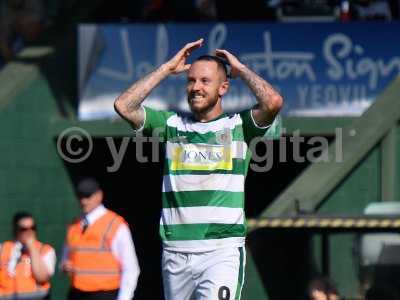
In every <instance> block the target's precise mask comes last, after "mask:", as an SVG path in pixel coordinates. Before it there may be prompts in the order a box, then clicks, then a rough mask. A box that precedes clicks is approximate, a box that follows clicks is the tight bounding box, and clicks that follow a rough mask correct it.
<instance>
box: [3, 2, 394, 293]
mask: <svg viewBox="0 0 400 300" xmlns="http://www.w3.org/2000/svg"><path fill="white" fill-rule="evenodd" d="M399 14H400V1H398V0H392V1H372V0H371V1H368V0H359V1H356V0H355V1H329V0H325V1H323V0H309V1H296V0H290V1H289V0H287V1H284V0H282V1H279V0H269V1H268V0H263V1H261V0H253V1H226V0H190V1H183V0H182V1H178V0H136V1H129V0H125V1H124V0H114V1H106V0H96V1H95V0H86V1H78V0H63V1H61V0H0V135H1V139H0V242H1V241H3V240H6V239H10V238H11V236H12V228H11V218H12V216H13V214H14V213H15V212H16V211H18V210H21V209H22V210H26V211H29V212H31V213H32V214H33V215H34V216H35V218H36V220H37V223H38V233H39V238H40V240H42V241H44V242H46V243H49V244H51V245H53V246H54V247H55V249H56V250H57V254H58V258H59V259H60V255H61V248H62V244H63V241H64V236H65V226H66V225H67V224H68V223H69V222H70V221H71V220H72V219H73V218H74V217H76V216H78V215H79V208H78V203H77V198H76V196H75V193H74V184H75V183H76V181H77V180H78V178H79V177H81V176H94V177H96V178H97V179H98V180H99V182H100V184H101V185H102V187H103V189H104V191H105V196H106V200H105V204H106V206H107V207H109V208H110V209H113V210H114V211H116V212H118V213H119V214H121V215H122V216H123V217H124V218H125V219H126V220H127V221H128V222H129V225H130V227H131V230H132V235H133V240H134V243H135V247H136V252H137V254H138V259H139V263H140V267H141V271H142V272H141V275H140V278H139V283H138V288H137V290H136V293H135V299H163V295H162V281H161V270H160V260H161V244H160V240H159V237H158V224H159V214H160V209H161V201H160V197H161V174H162V165H163V161H162V155H160V153H159V152H158V151H159V149H158V148H157V147H153V144H152V143H151V142H145V143H139V142H137V141H136V142H135V141H133V140H132V139H130V138H131V137H132V136H133V135H132V130H131V128H130V127H129V125H128V124H126V123H125V122H123V121H122V120H121V119H120V118H119V117H118V116H117V115H116V114H115V113H114V110H113V101H114V99H115V97H116V96H117V95H118V94H119V93H120V92H122V91H123V90H124V89H125V88H127V87H128V86H129V85H130V84H132V83H133V82H134V81H135V80H136V79H138V78H140V77H141V76H143V75H144V74H146V73H148V72H150V71H151V70H153V69H154V68H156V67H157V66H159V65H160V64H161V63H163V62H164V61H165V60H167V59H168V58H170V57H171V56H172V55H173V54H174V53H175V52H176V51H177V50H179V49H180V48H181V47H182V46H183V45H184V44H185V43H187V42H190V41H193V40H196V39H198V38H200V37H203V38H204V39H205V43H204V46H203V47H202V48H201V49H199V50H198V53H195V54H194V55H193V56H196V54H198V55H201V54H206V53H213V51H214V50H215V49H216V48H224V49H227V50H229V51H231V52H232V53H234V54H235V55H237V56H238V58H239V59H240V60H242V61H243V62H245V63H246V64H247V65H248V66H250V67H251V68H252V69H253V70H254V71H256V72H257V73H259V74H260V75H261V76H262V77H264V78H265V79H266V80H267V81H269V82H270V83H271V84H272V85H274V86H275V87H276V88H277V89H279V90H280V92H281V93H282V95H283V96H284V98H285V108H284V110H283V111H282V113H281V121H282V123H280V124H279V126H278V127H279V128H277V130H278V131H280V132H281V138H276V137H275V139H274V140H273V141H270V142H268V143H267V142H266V143H260V144H259V145H257V153H258V155H257V156H258V159H257V161H253V162H252V164H253V165H255V166H256V167H253V168H250V170H249V174H248V176H247V179H246V214H247V217H248V225H249V235H248V244H247V245H248V258H247V267H246V281H245V286H244V290H243V295H242V298H243V299H270V300H274V299H309V296H308V294H309V288H310V286H311V287H312V283H313V282H315V280H317V282H318V280H326V281H328V282H329V284H331V285H332V286H334V289H335V290H336V291H337V294H339V295H340V296H341V297H342V299H400V276H399V270H400V238H399V236H400V235H399V232H398V231H399V228H400V202H399V200H400V185H399V184H398V183H399V181H400V131H399V130H398V126H399V120H400V101H399V100H400V99H399V97H400V79H399V77H398V75H399V73H400V42H399V36H400V22H399V21H398V20H399ZM184 83H185V78H184V76H177V77H171V78H169V79H167V80H166V81H165V82H163V83H162V84H161V85H160V86H159V87H158V88H157V89H156V90H155V91H154V92H153V93H152V94H151V96H150V97H149V100H148V104H149V105H150V106H152V107H154V108H156V109H171V110H177V111H181V112H182V113H187V112H188V108H187V106H186V100H185V94H184ZM254 103H255V99H254V98H252V97H251V94H250V93H249V91H248V90H247V88H246V87H245V86H244V85H243V84H242V83H241V82H240V81H233V82H232V86H231V91H230V93H229V94H228V95H227V96H226V97H225V98H224V109H225V110H226V111H239V110H242V109H245V108H247V107H250V106H251V105H253V104H254ZM74 127H77V128H78V130H79V132H78V131H77V129H76V128H74ZM77 133H79V134H80V135H81V136H82V138H77V137H76V134H77ZM82 134H83V135H82ZM85 134H87V135H86V136H85ZM125 141H126V142H127V144H126V145H127V146H126V148H125V147H121V145H123V144H124V143H125ZM113 147H114V148H113ZM120 147H121V148H120ZM138 147H143V155H144V156H145V157H147V158H148V162H146V163H143V162H142V161H141V160H140V159H138V151H139V150H138V149H139V148H138ZM71 149H72V150H71ZM112 149H123V150H124V154H125V155H123V159H122V161H120V164H119V163H117V162H116V160H115V156H113V151H112ZM125 150H126V152H125ZM121 153H122V152H121ZM84 154H87V155H84ZM114 154H115V151H114ZM85 156H86V157H85ZM67 288H68V278H67V277H66V276H65V275H63V274H61V272H59V271H57V273H56V275H55V276H54V277H53V279H52V297H53V299H65V295H66V292H67Z"/></svg>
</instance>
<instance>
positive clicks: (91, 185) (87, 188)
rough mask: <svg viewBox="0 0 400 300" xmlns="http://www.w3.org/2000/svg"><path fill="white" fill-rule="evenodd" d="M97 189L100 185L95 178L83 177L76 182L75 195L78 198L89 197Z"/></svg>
mask: <svg viewBox="0 0 400 300" xmlns="http://www.w3.org/2000/svg"><path fill="white" fill-rule="evenodd" d="M99 190H100V185H99V183H98V182H97V181H96V179H94V178H92V177H85V178H83V179H81V180H80V181H79V182H78V184H77V186H76V195H77V196H78V197H79V198H82V197H90V196H91V195H93V194H94V193H95V192H97V191H99Z"/></svg>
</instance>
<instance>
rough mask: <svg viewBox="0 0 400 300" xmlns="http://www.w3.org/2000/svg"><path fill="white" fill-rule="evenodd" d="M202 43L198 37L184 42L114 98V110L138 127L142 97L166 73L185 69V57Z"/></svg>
mask: <svg viewBox="0 0 400 300" xmlns="http://www.w3.org/2000/svg"><path fill="white" fill-rule="evenodd" d="M202 43H203V39H199V40H197V41H195V42H192V43H188V44H186V45H185V46H184V47H183V48H182V49H181V50H180V51H179V52H178V53H177V54H176V55H175V56H174V57H173V58H172V59H171V60H169V61H168V62H166V63H165V64H163V65H162V66H160V67H159V68H158V69H156V70H154V71H153V72H151V73H150V74H148V75H146V76H144V77H143V78H141V79H139V80H138V81H136V82H135V83H134V84H133V85H132V86H131V87H129V88H128V89H127V90H126V91H124V92H123V93H122V94H121V95H119V96H118V98H117V99H116V100H115V102H114V108H115V110H116V112H117V113H118V114H119V115H120V116H121V117H122V118H124V119H125V120H127V121H128V122H130V123H132V124H133V126H134V127H135V128H140V127H141V126H142V125H143V122H144V117H145V116H144V111H143V109H142V108H141V104H142V102H143V101H144V99H146V97H147V96H148V95H149V94H150V92H151V91H152V90H153V89H154V88H155V87H156V86H157V85H158V84H159V83H160V82H161V81H162V80H164V79H165V78H166V77H167V76H168V75H170V74H178V73H181V72H184V71H187V70H188V69H189V67H190V64H186V58H187V57H188V56H189V55H190V53H191V52H192V51H193V50H195V49H197V48H199V47H201V45H202Z"/></svg>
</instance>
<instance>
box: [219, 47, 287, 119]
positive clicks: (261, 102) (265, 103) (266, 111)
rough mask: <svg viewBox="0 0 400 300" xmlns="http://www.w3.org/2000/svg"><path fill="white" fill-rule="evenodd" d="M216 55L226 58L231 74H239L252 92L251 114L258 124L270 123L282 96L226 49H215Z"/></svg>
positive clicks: (281, 101) (235, 75) (233, 75)
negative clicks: (253, 99)
mask: <svg viewBox="0 0 400 300" xmlns="http://www.w3.org/2000/svg"><path fill="white" fill-rule="evenodd" d="M216 55H217V56H220V57H222V58H224V59H226V60H227V61H228V62H229V64H230V65H231V67H232V69H231V76H232V77H237V76H239V77H240V78H241V79H242V80H243V81H244V82H245V83H246V84H247V86H248V87H249V88H250V90H251V91H252V92H253V93H254V95H255V96H256V99H257V102H258V103H257V105H256V106H255V107H254V108H253V110H252V115H253V118H254V120H255V122H256V123H257V125H259V126H266V125H268V124H271V123H272V121H273V120H274V118H275V116H276V115H277V114H278V112H279V110H280V109H281V107H282V105H283V98H282V96H281V95H280V94H279V93H278V92H277V91H276V90H275V89H274V88H273V87H272V86H271V85H270V84H269V83H268V82H266V81H265V80H264V79H263V78H261V77H260V76H259V75H257V74H256V73H255V72H253V71H252V70H250V69H249V68H248V67H246V66H245V65H244V64H242V63H241V62H240V61H239V60H238V59H237V58H236V57H235V56H234V55H232V54H231V53H229V52H228V51H226V50H220V49H218V50H216Z"/></svg>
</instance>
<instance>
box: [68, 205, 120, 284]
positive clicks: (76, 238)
mask: <svg viewBox="0 0 400 300" xmlns="http://www.w3.org/2000/svg"><path fill="white" fill-rule="evenodd" d="M121 224H126V222H125V220H124V219H123V218H122V217H121V216H119V215H117V214H116V213H114V212H112V211H110V210H107V212H106V213H105V214H104V215H103V216H101V217H100V218H99V219H98V220H96V221H95V222H94V223H93V224H90V226H89V227H88V228H87V229H86V231H85V232H83V233H82V227H81V224H80V220H77V221H75V222H74V223H73V224H72V225H70V226H69V228H68V233H67V240H66V244H67V246H68V249H69V252H68V253H69V256H68V260H69V262H71V263H72V270H73V271H72V277H71V285H72V287H74V288H76V289H78V290H81V291H86V292H94V291H109V290H116V289H118V288H119V285H120V279H121V266H120V263H119V261H118V260H117V259H116V258H115V257H114V255H113V254H112V252H111V243H112V240H113V239H114V237H115V234H116V232H117V229H118V228H119V226H120V225H121Z"/></svg>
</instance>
